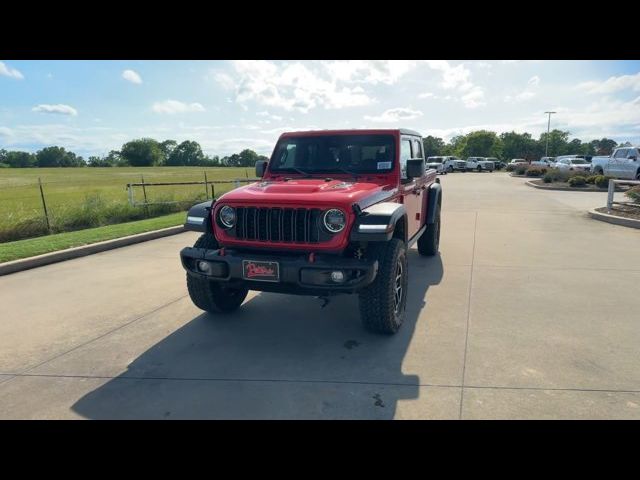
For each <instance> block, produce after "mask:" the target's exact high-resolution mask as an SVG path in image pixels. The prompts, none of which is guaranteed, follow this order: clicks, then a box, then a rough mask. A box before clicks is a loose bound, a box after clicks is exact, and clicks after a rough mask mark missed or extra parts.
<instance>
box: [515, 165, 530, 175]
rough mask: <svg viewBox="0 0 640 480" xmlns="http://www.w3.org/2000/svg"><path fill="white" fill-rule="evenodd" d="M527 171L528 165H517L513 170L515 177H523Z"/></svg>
mask: <svg viewBox="0 0 640 480" xmlns="http://www.w3.org/2000/svg"><path fill="white" fill-rule="evenodd" d="M528 169H529V166H528V165H517V166H516V169H515V174H516V175H525V174H526V173H527V170H528Z"/></svg>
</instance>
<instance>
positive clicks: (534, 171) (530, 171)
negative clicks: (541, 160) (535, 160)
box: [525, 167, 545, 177]
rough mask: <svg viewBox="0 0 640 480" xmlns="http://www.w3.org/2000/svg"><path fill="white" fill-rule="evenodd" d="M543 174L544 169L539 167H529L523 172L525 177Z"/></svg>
mask: <svg viewBox="0 0 640 480" xmlns="http://www.w3.org/2000/svg"><path fill="white" fill-rule="evenodd" d="M544 174H545V171H544V170H542V169H540V168H536V167H533V168H529V169H527V171H526V172H525V175H526V176H527V177H541V176H543V175H544Z"/></svg>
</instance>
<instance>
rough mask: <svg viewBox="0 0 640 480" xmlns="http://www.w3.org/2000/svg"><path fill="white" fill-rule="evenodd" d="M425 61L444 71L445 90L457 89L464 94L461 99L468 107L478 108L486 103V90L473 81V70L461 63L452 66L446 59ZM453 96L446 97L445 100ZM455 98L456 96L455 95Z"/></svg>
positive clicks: (433, 68) (432, 66)
mask: <svg viewBox="0 0 640 480" xmlns="http://www.w3.org/2000/svg"><path fill="white" fill-rule="evenodd" d="M425 63H426V64H427V65H428V66H429V67H430V68H431V69H432V70H437V71H439V72H441V73H442V81H441V82H440V86H441V87H442V88H443V89H445V90H455V91H457V92H458V93H460V94H462V95H460V97H459V100H460V101H461V102H462V103H463V105H464V106H465V107H467V108H477V107H480V106H482V105H485V102H484V101H483V100H484V90H483V89H482V87H480V86H478V85H476V84H474V83H473V82H472V81H471V71H470V70H469V69H468V68H466V67H465V66H464V63H461V64H460V65H457V66H455V67H454V66H452V65H451V64H450V63H449V62H448V61H446V60H426V61H425ZM451 97H453V96H451V95H448V96H447V97H444V98H445V100H447V99H449V98H451ZM454 98H455V97H454Z"/></svg>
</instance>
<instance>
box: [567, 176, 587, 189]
mask: <svg viewBox="0 0 640 480" xmlns="http://www.w3.org/2000/svg"><path fill="white" fill-rule="evenodd" d="M586 184H587V179H586V178H584V177H583V176H582V175H575V176H573V177H571V178H569V185H571V186H572V187H584V186H585V185H586Z"/></svg>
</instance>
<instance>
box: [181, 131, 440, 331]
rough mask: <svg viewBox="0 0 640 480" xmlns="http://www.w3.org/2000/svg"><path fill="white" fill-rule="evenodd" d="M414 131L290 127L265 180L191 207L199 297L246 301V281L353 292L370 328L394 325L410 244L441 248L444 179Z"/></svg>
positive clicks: (214, 302)
mask: <svg viewBox="0 0 640 480" xmlns="http://www.w3.org/2000/svg"><path fill="white" fill-rule="evenodd" d="M436 174H437V172H436V170H434V169H429V170H426V171H425V159H424V154H423V151H422V138H421V136H420V134H419V133H417V132H414V131H412V130H406V129H396V130H323V131H310V132H290V133H284V134H282V135H281V136H280V138H279V139H278V142H277V144H276V147H275V149H274V151H273V154H272V155H271V158H270V160H269V162H258V163H256V176H257V177H260V178H261V181H259V182H256V183H252V184H250V185H247V186H244V187H241V188H237V189H235V190H233V191H231V192H228V193H226V194H224V195H222V196H221V197H220V198H218V199H216V200H212V201H208V202H204V203H201V204H198V205H195V206H193V207H192V208H191V209H190V210H189V212H188V214H187V222H186V224H185V228H186V229H188V230H193V231H199V232H202V236H201V237H200V238H199V239H198V240H197V241H196V243H195V245H194V246H193V247H188V248H184V249H183V250H182V251H181V252H180V257H181V260H182V265H183V267H184V268H185V270H186V271H187V287H188V291H189V295H190V297H191V300H192V301H193V303H194V304H195V305H196V306H197V307H199V308H201V309H202V310H205V311H207V312H211V313H229V312H232V311H234V310H236V309H237V308H239V307H240V305H241V304H242V302H243V301H244V299H245V297H246V296H247V293H248V291H249V290H258V291H264V292H276V293H289V294H298V295H313V296H318V297H321V298H328V297H329V296H331V295H336V294H344V293H348V294H358V296H359V308H360V316H361V319H362V322H363V324H364V326H365V327H366V328H367V329H369V330H372V331H374V332H379V333H387V334H391V333H395V332H397V331H398V329H399V328H400V326H401V325H402V322H403V320H404V317H405V306H406V298H407V290H408V287H409V285H408V264H407V249H408V248H410V247H411V246H412V245H413V244H415V243H417V247H418V252H419V253H420V255H427V256H432V255H436V254H437V253H438V244H439V239H440V207H441V204H442V189H441V186H440V182H439V179H437V178H436Z"/></svg>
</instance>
